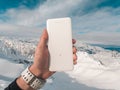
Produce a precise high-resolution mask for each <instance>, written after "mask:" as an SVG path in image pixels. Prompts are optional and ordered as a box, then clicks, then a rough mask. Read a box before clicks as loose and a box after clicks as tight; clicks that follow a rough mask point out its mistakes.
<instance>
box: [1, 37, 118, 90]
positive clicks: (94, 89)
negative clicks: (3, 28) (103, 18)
mask: <svg viewBox="0 0 120 90" xmlns="http://www.w3.org/2000/svg"><path fill="white" fill-rule="evenodd" d="M37 42H38V40H36V39H23V38H19V39H16V38H8V37H0V88H1V90H3V88H4V87H6V86H7V85H8V84H9V83H10V82H11V81H12V80H14V78H16V77H17V76H19V75H20V73H21V71H22V70H23V69H24V68H25V67H26V66H27V64H29V63H31V62H32V61H33V56H34V52H35V47H36V45H37ZM76 46H77V49H78V52H77V56H78V64H77V65H75V67H74V70H73V71H69V72H57V73H56V74H54V75H53V76H52V77H51V78H49V79H48V80H47V84H46V85H45V87H44V88H43V89H41V90H48V89H49V90H67V89H69V90H100V89H107V90H110V89H111V90H120V87H119V86H120V53H119V52H117V51H110V50H105V49H103V48H101V47H98V46H91V45H88V44H85V43H82V42H79V41H78V42H77V44H76ZM98 88H99V89H98Z"/></svg>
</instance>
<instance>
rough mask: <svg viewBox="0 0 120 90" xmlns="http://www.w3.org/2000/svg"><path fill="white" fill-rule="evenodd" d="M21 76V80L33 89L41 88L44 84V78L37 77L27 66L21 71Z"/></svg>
mask: <svg viewBox="0 0 120 90" xmlns="http://www.w3.org/2000/svg"><path fill="white" fill-rule="evenodd" d="M21 76H22V78H23V80H24V81H25V82H26V83H27V84H28V85H30V86H31V87H32V88H33V89H35V90H37V89H40V88H42V87H43V85H44V84H45V80H43V79H39V78H37V77H36V76H35V75H34V74H32V73H31V72H30V71H29V69H28V67H27V68H26V69H25V70H24V71H23V72H22V74H21Z"/></svg>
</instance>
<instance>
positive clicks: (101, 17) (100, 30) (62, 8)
mask: <svg viewBox="0 0 120 90" xmlns="http://www.w3.org/2000/svg"><path fill="white" fill-rule="evenodd" d="M60 17H71V19H72V27H73V28H72V29H73V38H75V39H77V40H80V41H81V42H86V43H91V44H106V45H119V46H120V39H119V38H120V20H119V19H120V0H0V35H7V34H9V35H13V34H14V33H13V32H16V35H18V36H19V35H20V34H24V35H27V34H28V36H32V35H33V36H36V35H37V36H39V34H40V33H39V32H41V31H42V29H43V28H45V27H46V20H47V19H48V18H60ZM6 32H7V33H6ZM23 32H24V33H23Z"/></svg>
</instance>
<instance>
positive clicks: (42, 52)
mask: <svg viewBox="0 0 120 90" xmlns="http://www.w3.org/2000/svg"><path fill="white" fill-rule="evenodd" d="M47 41H48V33H47V30H44V31H43V33H42V36H41V38H40V41H39V43H38V46H37V48H36V51H35V57H34V63H33V65H31V67H30V68H29V69H30V71H31V72H32V73H33V74H34V75H36V76H37V77H40V78H42V79H47V78H48V77H50V76H51V75H52V74H54V73H55V72H51V71H49V51H48V46H47ZM72 43H73V44H75V43H76V41H75V40H74V39H73V40H72ZM76 52H77V49H76V47H75V46H73V63H74V64H76V63H77V55H76Z"/></svg>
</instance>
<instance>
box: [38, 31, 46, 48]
mask: <svg viewBox="0 0 120 90" xmlns="http://www.w3.org/2000/svg"><path fill="white" fill-rule="evenodd" d="M47 42H48V33H47V30H46V29H44V30H43V33H42V35H41V38H40V42H39V45H40V46H42V47H46V45H47Z"/></svg>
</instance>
